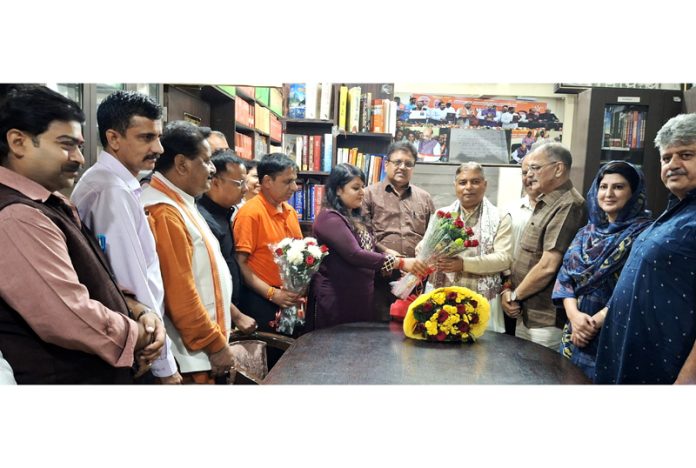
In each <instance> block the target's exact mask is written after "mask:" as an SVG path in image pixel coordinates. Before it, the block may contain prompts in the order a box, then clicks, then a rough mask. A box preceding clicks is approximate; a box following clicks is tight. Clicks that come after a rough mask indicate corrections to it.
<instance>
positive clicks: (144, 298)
mask: <svg viewBox="0 0 696 468" xmlns="http://www.w3.org/2000/svg"><path fill="white" fill-rule="evenodd" d="M97 124H98V126H99V138H100V140H101V144H102V147H103V148H104V150H103V151H102V152H101V153H100V154H99V156H98V157H97V162H96V164H94V166H92V167H91V168H89V169H88V170H87V171H86V172H85V173H84V174H83V176H82V177H81V178H80V180H79V181H78V183H77V185H76V186H75V190H74V191H73V193H72V195H71V201H72V202H73V203H74V204H75V207H76V208H77V210H78V212H79V213H80V218H81V219H82V221H83V222H84V223H85V225H86V226H87V227H88V228H89V229H90V230H91V231H92V232H93V233H95V234H96V235H97V236H103V237H102V239H103V242H104V245H103V247H102V248H103V250H104V253H105V254H106V257H107V258H108V259H109V263H110V265H111V269H112V271H113V273H114V276H115V277H116V281H117V282H118V283H119V285H120V286H121V287H122V288H125V289H127V290H129V291H131V292H133V294H134V295H135V297H136V298H137V299H138V300H139V301H140V302H142V303H143V304H147V306H148V307H150V309H151V310H153V311H154V312H155V313H156V314H157V315H158V316H159V317H160V318H162V316H163V314H164V286H163V284H162V276H161V273H160V266H159V260H158V258H157V251H156V249H155V239H154V237H153V236H152V232H151V231H150V226H149V225H148V220H147V216H146V214H145V210H144V209H143V206H142V204H141V203H140V194H141V192H142V189H141V187H140V183H139V182H138V179H137V176H138V173H139V172H141V171H151V170H152V168H154V167H155V161H156V160H157V158H158V157H159V155H160V154H162V151H163V150H162V145H161V144H160V136H161V135H162V108H161V107H160V106H159V105H158V104H157V103H156V102H155V101H153V100H152V99H150V98H149V97H148V96H146V95H144V94H140V93H136V92H132V91H116V92H114V93H112V94H110V95H109V96H107V97H106V99H104V100H103V101H102V102H101V104H100V105H99V107H98V108H97ZM170 348H171V342H170V341H169V340H167V342H166V343H165V349H164V351H163V353H162V355H161V356H160V357H159V358H158V359H157V360H156V361H155V362H154V363H153V364H152V375H154V376H155V377H157V378H158V380H159V382H160V383H172V384H177V383H181V376H180V375H179V372H178V371H177V367H176V362H175V361H174V356H173V355H172V352H171V349H170ZM142 381H143V382H144V383H149V380H148V379H147V376H144V377H143V379H142Z"/></svg>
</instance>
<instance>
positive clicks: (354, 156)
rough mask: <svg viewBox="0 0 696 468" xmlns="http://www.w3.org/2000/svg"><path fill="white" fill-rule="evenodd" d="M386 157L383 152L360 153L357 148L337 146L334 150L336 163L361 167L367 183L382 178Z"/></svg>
mask: <svg viewBox="0 0 696 468" xmlns="http://www.w3.org/2000/svg"><path fill="white" fill-rule="evenodd" d="M386 159H387V158H386V155H384V154H369V153H361V152H360V150H359V149H358V148H338V150H337V151H336V163H337V164H341V163H348V164H352V165H353V166H356V167H359V168H360V169H362V171H363V172H364V173H365V178H366V180H367V185H370V184H375V183H377V182H379V181H381V180H384V178H385V176H386V172H385V165H386Z"/></svg>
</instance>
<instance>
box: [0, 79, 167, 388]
mask: <svg viewBox="0 0 696 468" xmlns="http://www.w3.org/2000/svg"><path fill="white" fill-rule="evenodd" d="M84 119H85V116H84V113H83V112H82V110H81V109H80V107H79V106H78V104H77V103H75V102H73V101H71V100H70V99H67V98H65V97H63V96H61V95H60V94H58V93H56V92H54V91H51V90H49V89H48V88H45V87H43V86H26V87H18V88H16V89H14V90H11V91H10V92H9V94H8V96H7V97H6V98H5V100H4V102H3V103H2V104H1V105H0V164H1V167H0V244H1V245H2V246H3V252H2V255H0V297H1V298H2V299H1V300H0V349H2V353H3V355H4V357H5V359H7V361H8V362H9V363H10V365H11V366H12V369H13V371H14V376H15V379H16V381H17V382H18V383H20V384H23V383H33V384H48V383H60V384H108V383H131V382H132V381H133V375H132V370H131V366H132V365H133V364H134V361H135V360H137V362H138V363H139V364H140V365H141V366H142V367H143V368H147V367H148V366H149V364H150V362H151V361H153V360H154V359H155V358H157V357H158V356H159V355H160V354H161V352H162V346H163V344H164V339H165V335H164V327H163V325H162V322H161V320H160V319H159V317H158V316H157V315H156V314H155V313H152V311H151V310H149V308H148V307H146V306H145V305H143V304H140V303H138V302H137V301H136V300H134V299H133V298H131V297H129V296H127V295H126V296H124V294H123V293H122V292H121V290H120V289H119V288H118V286H117V284H116V282H115V280H114V278H113V276H112V275H111V273H110V271H109V269H108V264H107V260H106V258H105V257H104V256H103V255H102V252H101V250H100V249H99V245H98V244H97V242H96V239H94V237H93V235H92V234H91V232H89V231H88V230H87V228H86V227H85V225H84V224H83V223H82V222H81V221H80V219H79V217H78V216H77V211H76V210H75V208H74V207H73V206H72V205H71V204H70V203H69V201H68V200H67V198H65V197H64V196H63V195H62V194H60V192H59V190H63V189H69V188H70V187H72V185H73V183H74V180H75V178H76V177H77V174H78V171H79V169H80V167H81V166H82V164H84V158H83V156H82V153H81V150H80V148H81V146H82V144H83V143H84V140H83V138H82V131H81V124H82V123H84ZM129 317H131V318H129Z"/></svg>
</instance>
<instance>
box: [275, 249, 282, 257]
mask: <svg viewBox="0 0 696 468" xmlns="http://www.w3.org/2000/svg"><path fill="white" fill-rule="evenodd" d="M275 254H276V255H277V256H279V257H280V256H281V255H283V249H281V248H280V247H278V248H277V249H275Z"/></svg>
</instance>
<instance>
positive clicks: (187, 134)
mask: <svg viewBox="0 0 696 468" xmlns="http://www.w3.org/2000/svg"><path fill="white" fill-rule="evenodd" d="M206 136H207V135H205V134H204V133H202V132H201V131H200V130H199V129H198V128H197V127H196V126H194V125H192V124H190V123H188V122H183V121H176V122H171V123H170V124H169V125H167V127H166V128H165V130H164V133H163V136H162V139H161V142H162V147H163V148H164V152H163V153H162V156H161V157H160V158H159V159H158V160H157V163H156V165H155V171H156V172H155V173H154V174H153V176H152V181H151V183H150V185H149V187H147V188H146V189H145V190H144V191H143V195H142V201H143V205H144V206H145V208H146V209H147V210H149V212H150V219H151V224H152V231H153V234H154V236H155V242H156V245H157V254H158V256H159V259H160V265H161V269H162V279H163V282H164V304H165V321H166V327H167V333H168V335H169V337H170V338H171V340H172V344H173V346H172V352H173V353H174V357H175V358H176V360H177V362H178V364H179V370H180V372H181V374H182V377H183V381H184V383H213V382H214V379H215V377H217V376H220V375H223V374H224V373H225V372H227V371H228V370H229V369H230V367H231V366H232V364H233V359H232V352H231V350H230V347H229V345H228V336H229V331H230V326H231V297H232V290H231V288H232V280H231V277H230V272H229V269H228V268H227V264H226V263H225V259H224V258H223V257H222V254H221V252H220V246H219V244H218V241H217V239H215V236H214V235H213V233H212V232H211V231H210V228H208V225H207V223H206V222H205V220H204V219H203V217H202V216H201V214H200V213H199V212H198V209H197V208H196V205H195V198H194V197H196V196H199V195H201V194H202V193H204V192H205V191H207V190H208V189H209V188H210V179H211V177H212V174H214V173H215V167H214V166H213V165H212V163H211V162H210V146H209V144H208V142H207V141H206V140H205V137H206Z"/></svg>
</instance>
